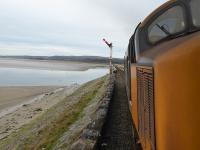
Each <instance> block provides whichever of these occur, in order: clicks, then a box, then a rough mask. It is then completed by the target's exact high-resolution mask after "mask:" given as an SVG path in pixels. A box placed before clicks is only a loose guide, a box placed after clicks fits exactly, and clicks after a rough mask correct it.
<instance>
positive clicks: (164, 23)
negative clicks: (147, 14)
mask: <svg viewBox="0 0 200 150" xmlns="http://www.w3.org/2000/svg"><path fill="white" fill-rule="evenodd" d="M185 28H186V25H185V18H184V11H183V8H182V7H181V6H174V7H172V8H170V9H168V10H167V11H165V12H164V13H163V14H162V15H160V16H158V17H157V18H156V19H155V20H154V21H153V22H152V23H151V24H150V26H149V27H148V39H149V41H150V43H152V44H154V43H156V42H159V41H161V40H162V39H165V38H166V37H168V36H171V35H175V34H178V33H180V32H182V31H184V30H185Z"/></svg>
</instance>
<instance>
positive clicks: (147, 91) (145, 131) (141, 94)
mask: <svg viewBox="0 0 200 150" xmlns="http://www.w3.org/2000/svg"><path fill="white" fill-rule="evenodd" d="M153 82H154V81H153V70H152V68H142V67H137V87H138V107H139V109H138V111H139V112H138V114H139V134H140V137H141V138H142V139H143V140H145V142H144V143H149V144H150V145H151V148H152V150H154V149H155V133H154V132H155V131H154V85H153Z"/></svg>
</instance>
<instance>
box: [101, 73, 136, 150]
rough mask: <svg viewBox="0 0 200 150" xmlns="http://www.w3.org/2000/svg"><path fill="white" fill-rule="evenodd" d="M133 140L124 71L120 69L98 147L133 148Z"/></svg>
mask: <svg viewBox="0 0 200 150" xmlns="http://www.w3.org/2000/svg"><path fill="white" fill-rule="evenodd" d="M133 141H134V140H133V136H132V123H131V114H130V112H129V108H128V101H127V96H126V92H125V83H124V72H122V71H120V70H118V71H117V73H116V82H115V87H114V93H113V97H112V100H111V103H110V106H109V110H108V116H107V121H106V123H105V125H104V128H103V132H102V137H101V140H100V141H99V143H98V148H97V149H99V150H132V149H134V144H133Z"/></svg>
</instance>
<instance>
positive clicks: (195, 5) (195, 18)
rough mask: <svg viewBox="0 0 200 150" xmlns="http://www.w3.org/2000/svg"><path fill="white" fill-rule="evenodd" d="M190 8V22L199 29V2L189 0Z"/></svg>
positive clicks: (197, 0)
mask: <svg viewBox="0 0 200 150" xmlns="http://www.w3.org/2000/svg"><path fill="white" fill-rule="evenodd" d="M190 7H191V13H192V22H193V24H194V26H196V27H200V0H191V1H190Z"/></svg>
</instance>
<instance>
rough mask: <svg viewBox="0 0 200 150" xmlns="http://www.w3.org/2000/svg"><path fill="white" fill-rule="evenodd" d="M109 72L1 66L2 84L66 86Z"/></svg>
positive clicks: (97, 69)
mask: <svg viewBox="0 0 200 150" xmlns="http://www.w3.org/2000/svg"><path fill="white" fill-rule="evenodd" d="M107 73H108V68H95V69H89V70H86V71H57V70H52V71H51V70H37V69H21V68H0V86H48V85H56V86H57V85H58V86H64V85H69V84H73V83H78V84H82V83H85V82H87V81H90V80H93V79H95V78H98V77H101V76H104V75H105V74H107Z"/></svg>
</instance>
